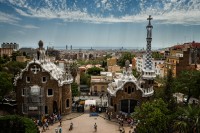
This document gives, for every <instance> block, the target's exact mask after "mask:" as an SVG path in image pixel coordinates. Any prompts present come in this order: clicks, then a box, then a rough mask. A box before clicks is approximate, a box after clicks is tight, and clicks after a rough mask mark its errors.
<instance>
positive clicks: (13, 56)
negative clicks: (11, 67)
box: [11, 51, 22, 61]
mask: <svg viewBox="0 0 200 133" xmlns="http://www.w3.org/2000/svg"><path fill="white" fill-rule="evenodd" d="M21 55H22V53H20V52H19V51H16V52H13V53H12V56H11V58H12V61H16V57H17V56H21Z"/></svg>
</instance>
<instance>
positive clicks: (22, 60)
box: [16, 56, 27, 62]
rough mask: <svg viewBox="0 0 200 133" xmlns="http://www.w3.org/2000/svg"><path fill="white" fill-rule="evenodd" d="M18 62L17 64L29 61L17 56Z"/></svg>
mask: <svg viewBox="0 0 200 133" xmlns="http://www.w3.org/2000/svg"><path fill="white" fill-rule="evenodd" d="M16 61H17V62H26V61H27V59H26V57H25V56H16Z"/></svg>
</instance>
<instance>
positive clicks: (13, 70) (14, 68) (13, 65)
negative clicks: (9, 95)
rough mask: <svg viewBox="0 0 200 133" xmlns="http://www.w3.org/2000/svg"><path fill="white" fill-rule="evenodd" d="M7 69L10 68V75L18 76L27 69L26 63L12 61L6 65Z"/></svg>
mask: <svg viewBox="0 0 200 133" xmlns="http://www.w3.org/2000/svg"><path fill="white" fill-rule="evenodd" d="M5 67H7V68H8V73H10V74H14V75H16V74H17V73H19V72H20V71H21V69H24V68H25V67H26V63H25V62H17V61H11V62H9V63H8V64H6V65H5Z"/></svg>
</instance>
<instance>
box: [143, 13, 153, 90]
mask: <svg viewBox="0 0 200 133" xmlns="http://www.w3.org/2000/svg"><path fill="white" fill-rule="evenodd" d="M152 19H153V18H152V17H151V15H149V17H148V18H147V20H148V21H149V22H148V25H147V26H146V29H147V38H146V41H147V45H146V55H145V66H144V69H143V70H142V80H143V83H144V84H143V85H142V86H143V89H144V91H147V92H148V91H149V90H153V84H154V79H155V77H156V75H155V71H154V70H153V69H152V54H151V41H152V29H153V26H152V25H151V20H152Z"/></svg>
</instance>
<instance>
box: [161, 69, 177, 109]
mask: <svg viewBox="0 0 200 133" xmlns="http://www.w3.org/2000/svg"><path fill="white" fill-rule="evenodd" d="M164 84H165V85H164V91H163V92H164V96H163V100H164V101H165V103H167V104H168V109H169V110H171V111H174V110H175V107H176V106H175V99H174V97H173V87H174V86H173V84H174V79H173V76H172V70H171V69H169V70H168V72H167V79H166V80H165V83H164Z"/></svg>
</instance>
